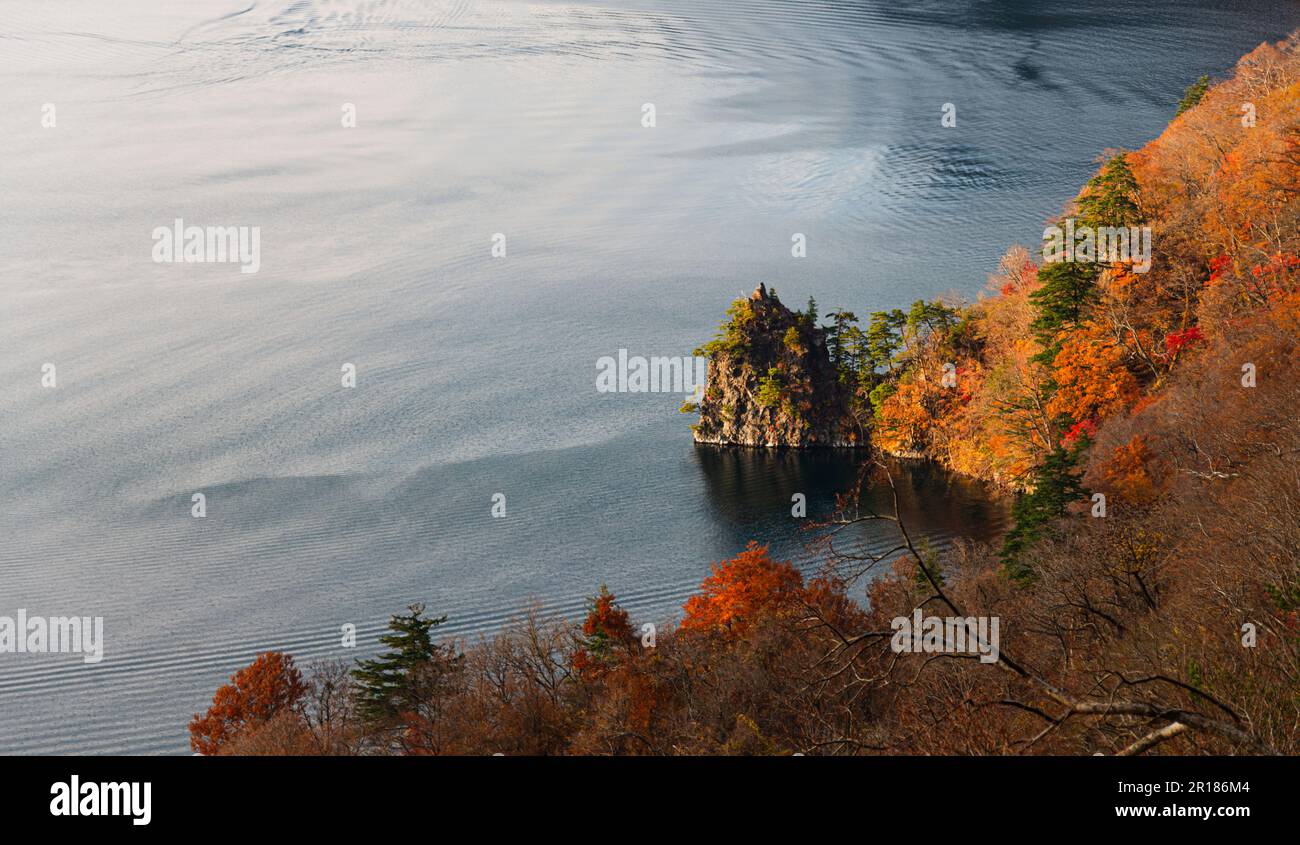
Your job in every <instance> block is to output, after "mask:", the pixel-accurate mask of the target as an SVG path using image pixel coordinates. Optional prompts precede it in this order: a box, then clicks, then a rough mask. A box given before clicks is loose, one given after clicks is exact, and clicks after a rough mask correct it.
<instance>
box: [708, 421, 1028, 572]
mask: <svg viewBox="0 0 1300 845" xmlns="http://www.w3.org/2000/svg"><path fill="white" fill-rule="evenodd" d="M867 460H869V456H868V455H867V453H866V452H863V451H858V450H847V449H818V450H793V449H783V450H769V449H750V448H736V447H716V446H697V447H696V449H695V462H696V464H697V465H698V467H699V469H700V472H701V475H702V476H703V477H704V479H705V485H706V488H707V491H708V495H707V500H708V501H709V503H710V504H711V507H712V508H713V511H714V514H713V516H714V519H715V522H716V524H718V525H720V526H726V527H727V528H728V529H729V530H730V531H731V532H732V533H733V535H734V536H733V540H734V542H735V544H736V545H737V546H740V545H742V544H743V543H744V542H747V541H748V540H750V539H754V540H758V541H759V542H761V543H767V544H770V545H771V546H772V548H773V551H774V552H775V553H777V554H780V555H785V556H792V557H794V558H795V560H796V562H797V563H799V565H800V566H801V568H802V569H804V570H805V571H809V570H811V569H813V568H815V567H816V565H817V564H818V563H819V561H818V560H817V559H816V556H814V555H812V554H811V553H810V552H809V551H808V550H807V546H808V545H809V544H810V543H811V542H812V541H813V539H814V538H815V537H816V536H817V532H816V531H815V530H814V531H811V532H809V533H803V532H797V533H796V532H793V531H791V526H792V524H795V523H796V520H795V519H794V517H793V516H792V515H791V508H792V507H793V497H794V496H795V494H798V493H802V494H803V495H804V496H805V497H806V499H807V514H808V522H813V521H817V520H822V519H825V518H827V517H828V516H830V514H831V513H832V512H833V511H834V509H835V501H836V496H838V495H843V494H846V493H849V492H850V491H851V490H852V489H853V486H854V484H855V483H856V480H857V478H858V473H859V470H860V469H861V468H862V466H863V464H864V463H865V462H866V461H867ZM887 466H888V468H889V471H890V474H891V475H892V476H893V479H894V485H895V488H896V489H897V493H898V511H899V515H900V516H901V517H902V519H903V520H904V523H905V524H906V525H907V527H908V529H909V531H910V532H911V533H912V535H913V537H914V538H916V539H917V540H918V542H924V543H925V544H928V545H929V546H930V547H931V548H934V549H937V550H939V551H943V550H945V549H947V548H948V547H949V546H951V545H952V543H953V542H954V541H955V540H956V539H958V538H963V539H967V540H972V541H975V542H986V541H993V540H996V539H997V537H998V536H999V535H1000V534H1001V533H1002V531H1004V530H1005V528H1006V527H1007V525H1008V522H1009V519H1010V504H1011V502H1010V498H1009V497H1006V496H1001V495H998V494H997V493H996V492H995V491H994V490H993V489H991V488H990V487H989V486H988V485H986V484H984V483H982V482H979V481H975V480H973V479H970V478H967V477H965V476H962V475H959V474H957V473H954V472H951V471H949V470H947V469H944V468H943V467H942V466H940V465H938V464H936V463H933V462H930V461H916V460H901V459H891V460H889V461H888V462H887ZM862 504H863V512H866V510H867V509H868V508H869V509H871V510H874V511H875V512H876V513H879V514H885V515H892V514H893V513H894V501H893V494H892V493H891V491H890V489H889V486H888V484H887V483H885V482H883V481H880V480H875V481H870V480H869V481H867V482H866V487H865V489H864V490H863V491H862ZM802 524H803V525H807V524H808V523H802ZM898 539H899V535H898V531H897V529H896V527H895V526H894V525H893V523H891V522H865V523H862V524H860V525H857V526H854V528H853V529H851V530H850V531H846V532H845V535H844V536H843V540H842V542H841V543H837V546H838V547H842V548H844V549H845V550H850V549H851V550H867V551H874V552H880V551H883V550H885V549H888V548H892V547H893V546H894V545H896V543H897V540H898Z"/></svg>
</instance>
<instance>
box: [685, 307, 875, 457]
mask: <svg viewBox="0 0 1300 845" xmlns="http://www.w3.org/2000/svg"><path fill="white" fill-rule="evenodd" d="M810 311H811V308H810ZM727 313H728V316H729V317H730V320H729V321H728V322H727V323H724V324H723V325H722V327H721V330H720V332H719V336H718V337H717V339H715V340H714V341H712V342H710V343H708V344H706V345H704V346H703V347H701V348H700V349H699V350H697V351H696V354H703V355H706V356H707V357H708V358H709V367H708V387H707V389H706V390H705V392H704V397H703V399H702V401H701V402H700V404H699V412H700V421H699V423H698V424H696V425H695V426H693V427H692V428H693V430H694V431H695V441H696V442H697V443H714V444H720V445H739V446H769V447H794V448H804V447H816V446H839V447H856V446H866V445H868V444H867V440H868V438H867V430H866V428H865V427H864V424H865V420H864V421H863V423H864V424H863V425H860V424H859V423H858V422H857V421H856V420H855V419H854V418H853V415H852V414H851V413H850V412H849V410H848V408H849V402H848V399H849V396H848V391H847V389H846V388H844V387H843V386H842V385H841V384H840V381H839V378H838V375H837V373H836V369H835V366H834V365H833V364H832V363H831V359H830V353H829V351H828V350H827V347H826V333H825V330H823V329H821V328H819V327H818V326H817V325H816V315H815V314H812V313H800V312H795V311H791V310H790V309H789V308H787V307H786V306H785V305H783V304H782V303H781V301H780V300H779V299H777V297H776V292H775V291H769V290H767V288H765V287H764V286H763V285H759V286H758V288H757V289H756V290H755V291H754V292H753V294H751V295H750V296H749V298H748V299H738V300H736V301H735V302H734V303H732V306H731V308H730V309H729V310H728V312H727Z"/></svg>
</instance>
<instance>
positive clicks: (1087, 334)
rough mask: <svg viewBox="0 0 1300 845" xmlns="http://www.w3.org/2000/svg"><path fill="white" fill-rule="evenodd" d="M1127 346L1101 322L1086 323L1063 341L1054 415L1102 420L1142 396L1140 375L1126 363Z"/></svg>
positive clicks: (1049, 408) (1056, 369) (1052, 406)
mask: <svg viewBox="0 0 1300 845" xmlns="http://www.w3.org/2000/svg"><path fill="white" fill-rule="evenodd" d="M1124 358H1125V350H1124V347H1123V346H1121V345H1120V344H1119V343H1117V342H1116V341H1115V339H1114V338H1113V337H1111V336H1109V335H1108V333H1107V331H1106V329H1105V327H1103V326H1101V325H1100V324H1098V323H1093V322H1089V323H1085V324H1084V325H1083V326H1080V327H1079V330H1078V331H1076V332H1073V333H1071V334H1069V335H1068V336H1067V337H1066V339H1065V340H1064V341H1063V342H1062V343H1061V351H1060V352H1059V353H1058V354H1057V356H1056V359H1055V361H1054V362H1053V367H1054V369H1053V372H1052V377H1053V379H1054V381H1055V382H1056V392H1055V393H1054V394H1053V395H1052V398H1051V400H1050V401H1049V402H1048V403H1047V411H1048V413H1050V414H1052V415H1054V416H1055V415H1057V414H1064V415H1065V416H1067V417H1069V418H1070V420H1072V421H1073V422H1084V421H1085V420H1092V421H1099V420H1102V419H1105V418H1106V417H1109V416H1112V415H1113V414H1115V413H1117V412H1119V411H1123V410H1125V409H1127V408H1128V407H1129V406H1130V405H1132V404H1133V403H1134V402H1136V401H1137V399H1138V396H1139V390H1138V383H1137V379H1135V378H1134V377H1133V374H1132V373H1131V372H1129V370H1128V368H1127V367H1126V366H1125V365H1124Z"/></svg>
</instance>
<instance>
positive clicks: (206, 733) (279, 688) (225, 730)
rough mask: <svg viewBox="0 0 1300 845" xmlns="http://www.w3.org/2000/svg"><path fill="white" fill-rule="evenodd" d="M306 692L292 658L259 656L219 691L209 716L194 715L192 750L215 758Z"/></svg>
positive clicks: (274, 654)
mask: <svg viewBox="0 0 1300 845" xmlns="http://www.w3.org/2000/svg"><path fill="white" fill-rule="evenodd" d="M306 692H307V687H306V685H305V684H304V683H303V680H302V673H301V672H299V671H298V668H297V667H296V666H294V663H293V658H292V657H291V656H289V655H288V654H285V653H284V652H280V651H268V652H265V653H263V654H259V655H258V656H257V659H256V660H254V661H253V662H252V663H251V664H249V665H248V666H245V667H244V668H243V669H240V670H239V671H238V672H236V673H235V674H233V675H231V676H230V683H228V684H226V685H225V686H223V687H221V688H220V689H218V690H217V692H216V695H214V696H213V697H212V706H211V707H209V708H208V712H207V713H206V714H204V715H202V716H199V715H195V717H194V719H193V720H192V721H191V722H190V748H192V749H193V750H195V751H197V752H198V753H200V754H204V755H212V754H216V753H217V752H218V751H220V750H221V749H222V748H223V747H224V746H225V745H226V744H228V743H229V742H230V741H231V740H233V739H234V738H235V737H237V736H238V735H239V734H240V733H242V732H244V731H246V730H248V729H250V728H255V727H259V726H261V725H264V724H266V723H267V722H269V721H271V719H273V718H274V717H275V716H276V715H277V714H279V713H282V712H284V711H286V710H289V709H290V708H292V707H294V706H295V705H296V704H298V702H299V701H301V700H302V697H303V695H305V694H306Z"/></svg>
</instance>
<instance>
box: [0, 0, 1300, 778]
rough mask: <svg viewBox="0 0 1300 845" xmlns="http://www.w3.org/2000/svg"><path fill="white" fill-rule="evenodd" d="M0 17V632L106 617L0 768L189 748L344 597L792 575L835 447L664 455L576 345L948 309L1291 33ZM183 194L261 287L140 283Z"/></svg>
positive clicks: (938, 537) (470, 15)
mask: <svg viewBox="0 0 1300 845" xmlns="http://www.w3.org/2000/svg"><path fill="white" fill-rule="evenodd" d="M1211 6H1213V8H1211ZM0 20H3V22H4V23H3V25H2V26H0V395H2V396H3V403H2V404H0V615H12V614H14V613H15V612H16V611H17V609H18V608H25V609H27V611H28V612H29V613H30V614H33V615H37V614H40V615H47V616H54V615H72V614H75V615H87V616H94V615H102V616H103V617H104V618H105V628H106V637H107V651H106V657H105V660H104V662H103V663H102V664H100V665H98V666H96V667H90V668H88V667H84V666H83V665H82V664H81V663H80V662H79V661H78V659H77V658H76V657H75V656H72V655H53V656H50V655H12V654H10V655H5V654H0V751H3V752H9V753H16V752H38V751H40V752H77V751H84V752H145V753H153V752H183V751H185V750H186V747H187V746H186V734H185V723H186V721H187V720H188V717H189V715H190V714H192V713H193V712H195V711H197V710H199V709H201V708H202V707H204V706H205V705H206V702H207V701H208V700H209V699H210V696H211V694H212V691H213V689H214V688H215V687H216V686H217V685H218V684H219V683H220V682H222V681H223V680H224V679H225V678H226V677H227V676H228V675H229V674H230V673H231V672H232V671H233V670H234V669H235V668H237V667H238V666H240V665H242V664H244V663H246V662H248V661H249V660H250V659H251V657H252V656H253V654H254V653H255V652H256V651H258V650H261V649H266V648H271V647H279V648H289V649H291V650H292V651H293V652H294V653H295V654H297V655H299V656H300V657H303V658H308V657H312V656H320V655H333V656H343V655H344V653H343V652H342V651H341V650H340V649H338V648H337V643H338V632H339V626H340V625H342V624H343V623H347V622H351V623H354V624H356V625H357V626H358V627H359V629H360V633H361V636H362V643H361V645H360V647H359V648H358V649H357V651H358V652H361V651H365V650H367V649H370V648H373V646H374V636H375V634H376V633H377V632H378V631H379V629H380V628H381V627H382V624H383V622H384V621H385V619H386V618H387V616H388V615H389V614H390V613H392V612H394V611H397V610H400V609H401V608H402V607H403V606H404V605H405V604H406V603H407V602H409V601H413V600H424V601H426V602H428V604H429V605H430V607H431V608H432V609H434V610H436V611H437V612H440V613H442V612H445V613H448V614H450V616H451V623H450V625H449V629H450V630H452V631H453V632H454V633H457V634H459V635H464V636H473V635H475V634H477V633H479V632H483V631H487V630H491V629H492V628H493V627H495V626H498V625H500V624H501V622H502V621H503V620H505V619H506V618H508V617H509V616H510V615H511V614H513V613H515V612H517V611H518V610H519V608H520V607H522V606H523V604H524V603H525V602H526V601H527V600H528V599H529V598H530V597H531V598H536V599H538V600H539V601H541V602H542V603H543V604H545V605H546V606H548V607H550V608H552V609H555V610H558V611H562V612H564V613H567V614H570V615H575V614H577V613H579V612H580V610H581V605H582V596H584V595H586V594H589V593H591V592H594V590H595V589H596V587H597V586H598V585H599V584H600V583H601V582H604V583H607V584H608V585H609V586H610V588H611V589H612V590H614V591H615V592H616V593H618V594H619V595H620V596H621V597H623V599H624V600H625V602H626V604H627V606H628V607H629V608H630V609H631V610H632V612H633V615H634V617H635V618H636V619H637V620H639V621H644V620H666V619H669V618H671V617H672V615H673V614H674V613H675V612H676V608H677V607H679V606H680V603H681V601H682V599H683V597H684V596H685V595H686V594H687V592H688V591H689V590H690V588H691V587H692V586H694V585H696V584H698V583H699V581H700V579H701V578H702V577H703V576H704V575H705V574H706V573H707V571H708V565H709V563H710V561H713V560H718V559H721V558H724V557H728V556H730V555H732V554H734V553H735V552H736V551H738V550H739V549H741V548H743V546H744V544H745V542H746V541H747V540H748V539H750V538H758V539H761V540H764V541H767V542H771V543H772V544H773V545H774V548H775V549H776V551H777V552H778V553H779V554H780V555H782V556H785V557H791V558H793V559H795V560H796V561H797V562H798V563H799V564H800V565H801V566H804V567H805V568H811V567H813V566H815V561H814V560H812V559H811V558H810V557H809V556H808V554H807V553H806V552H805V551H804V550H803V543H804V541H805V539H806V538H805V537H802V536H800V535H799V534H798V533H796V532H795V530H794V526H793V520H791V519H790V516H789V507H790V496H791V494H792V493H793V492H804V493H806V494H807V495H808V497H809V503H810V510H811V512H812V513H814V514H816V513H818V512H824V511H825V510H826V508H828V507H829V505H830V503H831V501H832V497H833V495H834V493H835V492H836V491H837V490H839V489H842V488H843V487H844V486H845V485H846V484H847V483H848V481H849V479H850V478H851V475H852V467H851V466H849V464H848V462H847V461H846V459H845V458H844V457H843V456H842V455H841V456H836V455H834V454H831V453H819V454H809V455H790V454H781V455H772V454H763V453H752V452H747V453H737V452H719V451H714V450H709V449H697V448H695V447H694V446H693V445H692V444H691V441H690V433H689V430H688V427H687V426H688V423H689V422H690V420H689V419H687V418H686V417H683V416H681V415H678V414H677V413H676V408H677V406H678V404H680V401H681V397H679V396H672V395H628V394H615V395H601V394H597V393H596V392H595V389H594V377H595V372H596V371H595V361H596V359H597V358H599V357H600V356H602V355H612V354H616V352H617V350H618V349H619V348H626V349H629V350H631V351H632V354H643V355H687V354H690V350H691V349H692V348H693V347H694V346H696V345H697V344H698V343H700V342H701V341H703V340H706V339H708V337H709V336H711V334H712V331H713V328H714V326H715V325H716V323H717V322H718V320H719V319H720V317H721V316H722V313H723V310H724V309H725V307H726V305H727V303H728V302H729V301H730V299H732V298H733V297H735V296H736V295H738V294H740V293H744V292H748V291H749V290H751V289H752V288H753V287H754V285H755V284H756V283H757V282H758V281H760V280H761V281H765V282H767V283H769V284H773V285H776V286H777V288H778V290H779V292H780V293H781V294H782V296H783V298H784V299H786V301H788V302H790V303H791V304H793V305H802V303H803V302H804V301H805V300H806V298H807V297H808V296H809V295H815V296H816V297H817V299H818V301H819V302H820V303H821V305H822V310H823V312H826V311H829V310H830V309H831V308H834V307H847V308H850V309H852V310H854V311H856V312H857V313H858V314H860V315H865V314H866V313H868V312H870V311H872V310H876V309H879V308H886V307H894V306H899V305H902V304H905V303H907V302H909V301H911V300H912V299H914V298H917V297H920V296H932V295H935V294H938V293H942V292H945V291H949V290H955V291H958V292H961V293H963V294H966V295H971V296H973V295H974V294H975V293H976V292H977V291H978V290H979V289H980V287H981V286H982V284H983V280H984V277H985V275H986V274H987V273H988V272H989V271H990V270H991V269H993V267H994V266H995V263H996V260H997V258H998V256H999V255H1000V254H1001V253H1002V252H1003V251H1004V249H1005V248H1006V247H1007V246H1008V245H1009V244H1011V243H1012V242H1015V241H1021V242H1026V243H1029V242H1032V241H1033V240H1034V238H1035V237H1036V235H1037V234H1039V233H1041V227H1042V224H1043V222H1044V220H1045V219H1046V218H1047V217H1048V216H1049V215H1051V214H1052V213H1054V212H1055V211H1056V210H1057V209H1059V208H1060V206H1061V205H1062V203H1063V202H1064V201H1065V200H1066V199H1067V198H1068V197H1069V196H1070V195H1071V194H1072V193H1073V191H1074V190H1075V189H1076V188H1077V187H1078V186H1079V184H1080V183H1081V182H1082V181H1083V179H1084V178H1085V177H1086V175H1087V174H1088V172H1089V171H1090V169H1091V168H1092V167H1093V166H1094V165H1093V162H1094V159H1095V157H1096V156H1097V155H1098V154H1099V153H1100V152H1101V151H1102V150H1103V149H1105V148H1106V147H1115V146H1126V147H1136V146H1138V145H1140V144H1142V143H1143V142H1145V141H1146V140H1147V139H1149V138H1150V137H1152V136H1153V135H1155V134H1156V133H1158V132H1159V131H1160V129H1161V128H1162V127H1163V126H1164V124H1165V123H1166V122H1167V120H1168V119H1169V118H1170V117H1171V116H1172V113H1173V104H1174V103H1176V102H1177V100H1178V98H1179V95H1180V94H1181V91H1182V89H1183V88H1184V86H1186V85H1187V84H1188V83H1189V82H1191V81H1192V80H1194V79H1195V78H1196V77H1197V76H1199V75H1200V74H1201V73H1206V72H1208V73H1216V72H1222V71H1224V70H1226V69H1227V68H1228V67H1230V66H1231V65H1232V64H1233V62H1235V60H1236V58H1237V57H1238V56H1239V55H1240V54H1241V53H1243V52H1245V51H1246V50H1248V49H1250V48H1251V47H1253V46H1254V45H1256V44H1257V43H1258V42H1259V41H1261V40H1263V39H1265V38H1277V37H1280V36H1282V35H1284V34H1285V33H1286V32H1287V31H1288V30H1289V29H1290V28H1292V27H1294V26H1295V25H1297V23H1298V22H1300V12H1298V11H1297V4H1295V3H1293V2H1242V3H1236V4H1225V3H1215V4H1210V3H1197V2H1148V3H1144V4H1142V9H1141V11H1138V9H1137V8H1136V7H1135V6H1130V4H1126V3H1102V2H1089V0H1080V2H1076V3H1072V4H1068V5H1067V6H1062V5H1061V4H1042V3H1037V2H960V0H934V2H927V3H899V2H883V3H876V2H861V3H825V2H821V3H818V2H810V3H796V2H770V1H769V2H735V1H733V2H711V1H710V0H690V1H689V2H685V0H683V2H675V0H649V2H643V3H615V4H609V5H589V4H584V3H545V2H543V3H522V2H499V1H496V2H494V0H484V1H483V2H474V3H470V2H415V0H402V2H380V0H371V2H360V0H339V2H294V3H289V2H284V0H280V2H256V3H252V2H248V0H236V2H184V3H140V2H130V0H122V2H114V3H100V2H53V0H52V2H42V3H27V2H24V3H16V2H3V0H0ZM946 102H951V103H954V104H956V106H957V109H958V125H957V128H955V129H943V128H941V127H940V125H939V118H940V109H941V107H942V105H943V104H944V103H946ZM46 103H52V104H54V106H55V108H56V120H57V122H56V126H55V127H54V128H43V127H42V125H41V114H42V106H43V105H44V104H46ZM345 103H351V104H353V105H354V106H355V109H356V115H357V126H356V127H355V128H344V127H342V126H341V110H342V108H343V104H345ZM645 103H653V104H654V105H655V108H656V124H657V125H656V126H655V127H654V128H652V129H647V128H644V127H643V126H642V125H641V118H642V105H643V104H645ZM177 217H180V218H183V219H184V220H185V221H186V222H187V223H190V224H195V225H240V226H259V227H260V228H261V244H262V249H261V271H260V272H259V273H257V274H255V275H241V274H240V273H239V271H238V268H237V267H236V266H234V265H229V264H224V265H223V264H189V265H186V264H155V263H153V261H152V260H151V258H150V250H151V247H152V245H153V244H152V240H151V237H150V234H151V232H152V230H153V229H154V227H156V226H166V225H170V224H171V222H172V221H173V220H174V219H175V218H177ZM498 232H499V233H503V234H505V235H506V237H507V254H506V257H505V258H500V259H493V258H491V257H490V253H489V250H490V248H491V238H492V236H493V234H494V233H498ZM796 232H798V233H803V234H805V235H806V236H807V239H808V257H807V258H803V259H795V258H792V257H791V254H790V244H791V240H790V239H791V235H792V234H793V233H796ZM344 362H352V363H355V364H356V367H357V373H358V386H357V387H356V389H352V390H348V389H344V388H342V387H341V386H340V383H339V372H340V366H341V365H342V364H343V363H344ZM45 363H54V364H56V366H57V376H58V386H57V388H55V389H43V388H42V387H41V385H40V376H41V367H42V365H43V364H45ZM194 492H203V493H204V494H205V495H206V496H207V500H208V515H207V517H206V518H205V519H202V520H198V519H192V518H191V517H190V515H189V508H190V496H191V494H192V493H194ZM498 492H500V493H504V494H505V495H506V497H507V517H506V518H505V519H493V518H491V517H490V515H489V508H490V502H491V497H492V495H493V494H494V493H498ZM904 492H905V495H904V507H905V510H906V512H907V513H908V514H909V518H910V519H911V520H912V521H913V523H914V524H915V525H916V527H917V528H918V529H919V530H920V533H922V534H923V535H924V536H926V537H927V539H928V540H929V542H931V543H932V544H934V545H935V546H937V547H939V548H944V547H945V546H946V545H947V544H948V543H950V542H951V541H952V539H953V538H955V537H958V536H972V537H976V538H978V537H988V536H990V535H991V534H993V533H994V532H996V531H997V530H998V528H999V527H1000V526H1001V525H1002V524H1003V521H1004V520H1005V510H1004V508H1003V506H1001V505H999V504H997V503H992V502H989V501H988V500H987V498H986V496H985V495H984V494H983V493H982V492H981V491H980V490H979V489H978V488H976V487H974V486H973V485H968V484H962V483H960V482H955V483H952V484H950V483H949V480H948V479H945V478H944V477H942V475H941V474H937V473H935V472H934V471H933V470H930V469H926V468H915V469H914V470H913V471H912V472H911V473H910V474H908V475H906V477H905V478H904ZM856 540H857V542H860V543H863V544H866V545H870V546H874V547H876V548H883V547H885V544H889V543H890V540H891V538H890V537H889V536H888V535H887V533H885V532H884V529H872V530H871V531H864V532H862V533H861V534H860V535H859V536H858V537H857V538H856ZM348 656H350V655H348Z"/></svg>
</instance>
